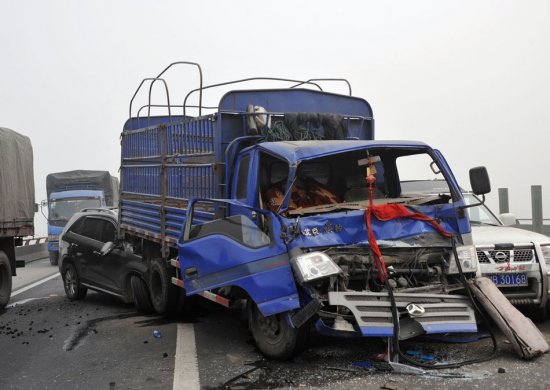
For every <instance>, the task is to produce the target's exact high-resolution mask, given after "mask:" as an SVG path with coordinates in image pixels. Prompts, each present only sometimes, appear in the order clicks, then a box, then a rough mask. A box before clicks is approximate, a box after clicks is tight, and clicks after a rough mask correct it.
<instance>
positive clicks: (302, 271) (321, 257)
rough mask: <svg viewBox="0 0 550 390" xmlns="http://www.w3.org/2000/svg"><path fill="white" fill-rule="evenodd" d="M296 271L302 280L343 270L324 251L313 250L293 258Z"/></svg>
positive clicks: (307, 280)
mask: <svg viewBox="0 0 550 390" xmlns="http://www.w3.org/2000/svg"><path fill="white" fill-rule="evenodd" d="M291 264H292V268H293V269H294V273H295V274H296V275H297V276H298V279H299V280H300V282H309V281H310V280H315V279H320V278H324V277H327V276H330V275H335V274H338V273H339V272H340V271H341V270H340V267H338V266H337V265H336V264H335V263H334V261H332V259H331V258H330V257H328V256H327V255H325V254H324V253H322V252H311V253H307V254H305V255H302V256H298V257H295V258H293V259H292V260H291Z"/></svg>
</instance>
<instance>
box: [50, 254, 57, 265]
mask: <svg viewBox="0 0 550 390" xmlns="http://www.w3.org/2000/svg"><path fill="white" fill-rule="evenodd" d="M48 253H49V254H50V264H51V265H57V263H58V262H59V252H48Z"/></svg>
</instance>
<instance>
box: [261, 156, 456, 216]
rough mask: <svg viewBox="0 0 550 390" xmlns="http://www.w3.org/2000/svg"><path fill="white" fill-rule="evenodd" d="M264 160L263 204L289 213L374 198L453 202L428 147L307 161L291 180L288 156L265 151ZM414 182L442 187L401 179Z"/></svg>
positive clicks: (363, 203)
mask: <svg viewBox="0 0 550 390" xmlns="http://www.w3.org/2000/svg"><path fill="white" fill-rule="evenodd" d="M260 164H261V167H260V168H261V169H260V172H261V175H264V177H262V178H261V180H260V185H261V187H260V194H261V195H260V196H261V203H262V204H263V205H265V207H266V208H269V209H270V210H271V211H273V212H279V211H280V210H282V212H283V213H288V214H289V215H303V214H317V213H327V212H332V211H336V210H339V209H364V208H365V207H366V206H368V204H370V202H371V200H372V202H373V203H374V204H386V203H402V204H411V205H422V204H423V205H428V204H437V203H448V202H449V199H450V198H451V197H450V195H448V192H449V190H448V188H449V187H448V185H447V182H446V180H445V178H444V176H443V174H442V173H441V172H440V169H439V167H438V165H437V161H436V160H434V158H433V157H432V156H431V155H430V154H429V153H428V152H427V151H426V150H425V149H423V148H416V147H399V148H398V147H396V148H365V149H363V150H353V151H348V152H343V153H339V154H335V155H329V156H324V157H320V158H316V159H311V160H306V161H302V162H301V163H300V164H299V165H298V167H297V170H296V173H295V176H293V179H292V182H291V183H289V182H288V176H289V174H290V171H289V166H288V164H287V163H285V162H284V161H281V160H278V159H275V158H274V157H272V156H268V155H264V156H262V157H261V163H260ZM367 177H371V178H372V183H371V184H369V183H368V181H367ZM413 181H426V182H429V183H431V186H433V183H437V185H438V186H440V187H442V190H441V191H439V190H438V191H436V193H435V194H434V192H433V191H431V190H430V191H424V190H423V189H420V190H416V189H415V190H410V189H405V188H402V186H401V183H403V182H413ZM432 189H433V188H432ZM409 190H410V191H409ZM371 198H372V199H371ZM284 203H286V207H283V206H284ZM281 207H283V208H281Z"/></svg>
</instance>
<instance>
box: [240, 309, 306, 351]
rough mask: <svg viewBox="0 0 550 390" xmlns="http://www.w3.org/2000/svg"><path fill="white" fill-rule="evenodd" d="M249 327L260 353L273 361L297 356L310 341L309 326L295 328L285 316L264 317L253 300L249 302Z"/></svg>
mask: <svg viewBox="0 0 550 390" xmlns="http://www.w3.org/2000/svg"><path fill="white" fill-rule="evenodd" d="M248 326H249V328H250V331H251V332H252V336H253V337H254V341H255V342H256V346H257V347H258V349H259V350H260V352H261V353H262V354H263V355H264V356H265V357H268V358H271V359H277V360H286V359H289V358H291V357H292V356H296V355H298V354H299V353H300V352H302V351H303V349H304V348H305V347H306V346H307V342H308V340H309V324H307V323H306V324H305V325H304V326H302V327H301V328H293V327H291V326H290V325H289V324H288V322H287V321H286V318H285V316H284V315H283V314H274V315H271V316H269V317H264V316H263V315H262V313H261V312H260V310H259V309H258V306H256V304H255V303H254V302H253V301H252V300H249V302H248Z"/></svg>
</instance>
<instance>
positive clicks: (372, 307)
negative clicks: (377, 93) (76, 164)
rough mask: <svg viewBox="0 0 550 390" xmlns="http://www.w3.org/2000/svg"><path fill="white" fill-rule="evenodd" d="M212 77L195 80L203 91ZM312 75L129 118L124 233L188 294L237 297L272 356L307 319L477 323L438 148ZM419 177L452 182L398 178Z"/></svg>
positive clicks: (155, 287)
mask: <svg viewBox="0 0 550 390" xmlns="http://www.w3.org/2000/svg"><path fill="white" fill-rule="evenodd" d="M184 64H187V65H189V63H184ZM191 65H196V64H191ZM169 68H170V67H168V68H167V69H169ZM167 69H165V71H166V70H167ZM165 71H163V72H161V74H159V76H158V77H157V78H154V79H150V80H153V81H152V82H153V83H154V82H155V81H158V80H161V76H163V74H164V72H165ZM283 81H287V82H288V80H283ZM291 81H293V80H291ZM229 84H230V83H229ZM223 85H227V83H224V84H223ZM304 85H308V86H309V87H311V88H312V89H307V88H303V86H304ZM218 86H219V85H214V86H212V87H218ZM210 87H211V86H207V87H204V86H202V85H201V86H200V87H199V88H197V89H195V90H191V92H190V94H192V93H193V92H199V93H201V99H200V101H202V91H203V90H206V89H208V88H210ZM317 87H318V84H317V83H314V82H312V81H306V82H301V83H300V88H298V87H297V86H296V85H293V86H291V87H287V88H282V89H262V90H233V91H230V92H228V93H226V94H225V95H224V96H223V97H222V99H221V100H220V102H219V104H218V106H217V109H216V110H215V112H214V113H211V114H207V115H202V106H201V107H200V108H199V110H200V111H199V115H198V116H196V117H195V116H190V115H188V111H186V110H189V107H186V106H185V103H184V106H183V107H182V109H183V112H184V115H182V116H175V115H172V112H171V111H170V110H169V115H168V116H154V117H152V116H147V117H139V116H136V117H130V119H129V120H128V121H127V122H126V124H125V128H124V131H123V133H122V165H121V197H120V202H121V203H120V226H121V235H120V236H121V237H123V239H124V241H125V243H126V246H127V247H132V248H133V250H134V252H135V253H136V254H139V255H141V256H143V259H144V261H148V262H152V263H155V264H157V262H158V259H162V261H163V262H164V264H167V265H172V266H173V267H168V268H167V269H166V272H167V273H168V274H169V275H170V279H171V280H172V283H173V284H175V285H178V286H180V287H183V288H184V289H185V294H186V295H195V294H199V295H203V296H205V297H207V298H210V299H213V300H216V301H217V302H219V303H223V304H225V305H230V304H231V302H235V301H242V300H243V299H245V300H246V301H247V302H248V303H247V310H248V317H249V327H250V330H251V332H252V334H253V336H254V339H255V341H256V344H257V345H258V347H259V349H260V350H261V351H262V353H264V355H266V356H268V357H272V358H279V359H284V358H288V357H289V356H292V355H293V354H295V353H297V352H298V351H299V350H300V349H301V348H303V346H304V340H306V339H307V334H308V333H309V331H310V330H311V329H312V328H313V327H314V328H316V329H317V330H318V331H319V332H322V333H324V334H329V335H335V336H357V337H363V336H367V337H394V336H397V335H396V334H395V326H394V324H395V322H396V320H398V322H399V327H398V331H399V335H398V336H399V338H400V339H406V338H410V337H414V336H417V335H421V334H430V333H449V332H476V331H477V327H476V321H475V315H474V311H473V308H472V305H471V302H470V301H469V300H468V299H467V298H466V295H465V293H464V281H465V279H467V278H470V277H473V276H474V275H475V272H476V270H477V266H478V264H477V255H476V250H475V248H474V246H473V245H472V237H471V228H470V223H469V220H468V216H467V213H466V212H465V210H464V207H465V206H466V204H465V201H464V198H463V196H462V193H461V191H460V188H459V186H458V184H457V182H456V179H455V177H454V175H453V173H452V171H451V169H450V168H449V166H448V165H447V163H446V161H445V159H444V157H443V155H442V154H441V153H440V152H439V151H438V150H436V149H432V148H431V147H430V146H429V145H426V144H425V143H422V142H417V141H403V140H399V141H381V140H374V119H373V114H372V109H371V107H370V105H369V104H368V103H367V102H366V101H365V100H364V99H361V98H357V97H353V96H347V95H340V94H335V93H329V92H325V91H322V90H314V89H313V88H317ZM138 90H139V88H138ZM136 93H137V91H136ZM166 93H167V97H168V96H169V94H168V88H166ZM350 95H351V90H350ZM134 96H135V95H134ZM188 96H189V95H188ZM186 99H187V98H186ZM168 101H169V98H168ZM201 104H202V103H201ZM151 106H153V104H152V103H151V102H150V101H149V102H148V105H147V106H146V107H148V108H149V109H150V107H151ZM165 107H166V108H168V109H170V108H172V110H173V107H172V106H170V105H169V104H168V105H166V106H165ZM130 112H132V109H131V108H130ZM471 177H473V182H472V187H473V188H474V190H475V189H476V188H478V189H479V191H478V193H486V192H487V191H488V190H490V186H489V183H488V178H486V171H484V168H475V169H473V170H472V171H471ZM419 178H424V179H437V180H445V182H446V183H447V185H448V187H449V189H450V193H449V194H444V195H426V196H415V197H411V196H407V195H405V194H402V192H401V182H403V181H407V180H415V179H419ZM154 272H155V270H152V271H151V273H152V274H153V273H154ZM165 280H166V278H165V277H164V276H162V275H160V276H158V277H155V276H150V277H148V280H147V282H148V285H149V288H150V291H151V295H152V297H151V298H152V301H153V302H155V300H158V299H161V298H162V297H163V296H165V295H166V294H165V293H168V294H170V291H171V287H169V286H164V285H163V283H164V281H165ZM159 286H160V287H159ZM390 290H391V291H390ZM390 292H391V293H390ZM154 305H155V304H154ZM155 309H157V312H164V311H165V310H166V309H167V305H160V304H159V305H157V306H155ZM396 317H398V318H396Z"/></svg>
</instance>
